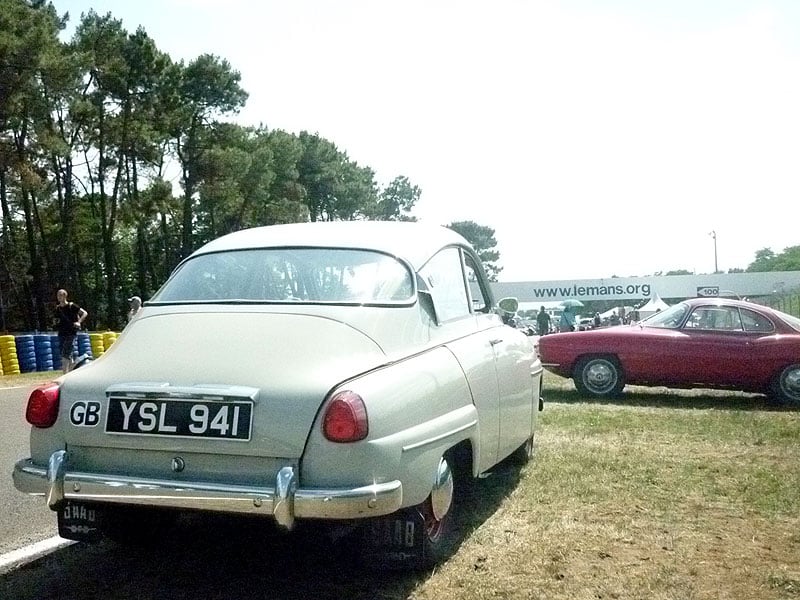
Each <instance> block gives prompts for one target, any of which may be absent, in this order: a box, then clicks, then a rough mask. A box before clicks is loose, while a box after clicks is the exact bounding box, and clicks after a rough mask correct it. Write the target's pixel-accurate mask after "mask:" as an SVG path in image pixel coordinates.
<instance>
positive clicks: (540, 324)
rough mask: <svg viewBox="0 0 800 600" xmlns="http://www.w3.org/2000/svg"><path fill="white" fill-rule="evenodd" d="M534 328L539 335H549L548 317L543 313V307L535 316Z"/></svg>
mask: <svg viewBox="0 0 800 600" xmlns="http://www.w3.org/2000/svg"><path fill="white" fill-rule="evenodd" d="M536 327H537V329H538V330H539V335H547V334H548V333H550V315H548V314H547V313H546V312H545V310H544V306H542V307H541V308H540V309H539V312H538V314H537V315H536Z"/></svg>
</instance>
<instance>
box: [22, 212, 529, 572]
mask: <svg viewBox="0 0 800 600" xmlns="http://www.w3.org/2000/svg"><path fill="white" fill-rule="evenodd" d="M517 308H518V302H517V301H516V300H515V299H513V298H505V299H502V300H500V301H499V302H495V299H494V298H493V297H492V293H491V289H490V285H489V281H488V278H487V276H486V274H485V272H484V269H483V267H482V265H481V262H480V260H479V259H478V257H477V255H476V253H475V252H474V250H473V249H472V248H471V247H470V246H469V244H468V243H467V242H466V240H464V238H462V237H461V236H459V235H458V234H457V233H455V232H454V231H452V230H450V229H447V228H444V227H438V226H436V227H431V226H426V225H423V224H420V223H389V222H381V223H378V222H337V223H305V224H292V225H277V226H270V227H260V228H255V229H249V230H243V231H239V232H236V233H232V234H229V235H226V236H224V237H222V238H219V239H217V240H215V241H212V242H210V243H209V244H207V245H205V246H203V247H202V248H201V249H199V250H197V251H196V252H194V254H192V255H191V256H190V257H188V258H187V259H186V260H184V261H183V262H182V263H181V264H180V265H178V267H177V268H176V269H175V271H174V272H173V274H172V275H171V276H170V278H169V279H168V280H167V282H166V283H165V284H164V285H163V286H162V287H161V289H160V290H159V291H158V292H157V293H156V294H155V295H154V296H153V297H152V298H151V299H150V300H149V301H148V302H146V303H145V304H144V306H143V308H142V309H141V312H140V313H139V314H137V316H136V318H135V319H134V320H133V321H131V322H130V323H129V324H128V325H127V326H126V328H125V329H124V330H123V332H122V333H121V335H120V336H119V338H118V340H117V341H116V342H115V343H114V345H113V346H112V347H111V348H110V349H109V351H108V352H106V353H105V354H103V355H102V356H101V357H99V358H98V359H97V360H96V361H94V362H92V363H91V364H89V365H87V366H85V367H83V368H81V369H79V370H76V371H73V372H71V373H69V374H67V375H65V376H62V377H60V378H58V379H57V380H56V381H55V382H54V383H53V384H50V385H47V386H43V387H42V388H39V389H37V390H35V391H34V392H33V393H32V394H31V396H30V399H29V401H28V406H27V420H28V421H29V422H30V423H31V425H32V428H31V437H30V440H31V448H30V451H31V454H30V458H28V459H24V460H21V461H19V462H18V463H17V464H16V465H15V467H14V474H13V476H14V484H15V486H16V487H17V488H18V489H19V490H21V491H23V492H27V493H31V494H38V495H44V496H45V497H46V501H47V504H48V505H49V507H50V508H51V509H53V510H54V511H56V512H57V515H58V517H57V518H58V525H59V533H60V535H61V536H62V537H65V538H69V539H75V540H83V541H93V540H96V539H101V538H102V537H105V536H108V537H111V538H112V539H114V540H116V541H118V542H122V543H129V542H130V543H140V542H148V541H151V540H152V539H154V538H157V536H158V535H159V532H160V531H161V530H163V528H164V527H166V526H168V525H169V523H170V521H171V520H172V519H174V518H175V517H176V516H179V515H180V514H182V513H186V512H187V511H206V513H205V514H213V513H217V514H224V513H236V514H245V515H253V516H256V517H259V516H260V517H265V518H270V519H274V520H275V521H276V522H277V523H278V524H279V525H281V526H283V527H285V528H292V526H293V525H294V524H295V522H300V521H303V520H309V521H311V520H313V521H316V522H317V523H323V524H325V525H329V526H330V527H329V528H323V529H327V530H328V531H331V532H332V533H336V537H337V538H338V537H339V534H349V535H357V536H363V537H362V538H358V539H359V540H360V543H359V544H357V545H358V546H359V547H360V549H361V552H362V554H363V556H364V559H365V560H368V561H375V562H376V563H380V564H384V562H385V564H389V565H391V566H393V567H398V566H401V567H405V566H409V567H419V566H422V567H428V566H430V565H432V564H435V563H436V562H438V561H440V560H442V559H443V558H445V557H446V556H447V555H448V554H449V553H450V552H451V551H452V549H453V548H454V547H455V546H456V544H457V542H458V531H457V529H456V528H455V527H454V526H453V523H452V512H453V507H454V506H455V505H456V503H458V502H459V500H460V497H459V493H460V490H462V489H463V488H462V487H460V486H459V485H458V483H459V481H461V482H462V483H466V482H469V481H470V480H472V479H474V478H476V477H478V476H479V474H481V473H483V472H485V471H487V470H489V469H491V468H492V467H494V466H495V465H496V464H497V463H499V462H500V461H503V460H506V459H510V460H516V461H519V462H524V461H526V460H527V459H528V458H529V457H530V455H531V453H532V451H533V436H534V432H535V426H536V421H537V415H538V411H539V410H541V408H542V401H541V380H542V366H541V362H540V361H539V359H538V357H537V354H536V350H535V346H534V345H533V343H532V338H530V337H529V336H527V335H525V333H524V332H523V331H521V330H518V329H516V328H514V327H510V326H508V325H506V324H504V322H503V319H502V318H501V316H500V314H498V313H500V312H502V314H503V316H509V315H513V313H514V312H515V311H516V310H517Z"/></svg>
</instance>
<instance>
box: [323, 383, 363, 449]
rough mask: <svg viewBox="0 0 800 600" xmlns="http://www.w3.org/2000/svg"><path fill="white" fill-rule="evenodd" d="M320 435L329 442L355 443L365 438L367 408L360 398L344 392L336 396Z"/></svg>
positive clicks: (329, 407) (324, 420) (326, 410)
mask: <svg viewBox="0 0 800 600" xmlns="http://www.w3.org/2000/svg"><path fill="white" fill-rule="evenodd" d="M322 433H323V434H324V435H325V437H326V438H327V439H328V440H330V441H331V442H340V443H343V442H357V441H358V440H363V439H364V438H365V437H367V434H368V433H369V422H368V420H367V407H366V405H365V404H364V400H362V398H361V396H359V395H358V394H356V393H355V392H351V391H349V390H346V391H344V392H339V393H338V394H336V395H335V396H334V397H333V399H332V400H331V402H330V403H329V404H328V408H327V409H325V417H324V419H323V422H322Z"/></svg>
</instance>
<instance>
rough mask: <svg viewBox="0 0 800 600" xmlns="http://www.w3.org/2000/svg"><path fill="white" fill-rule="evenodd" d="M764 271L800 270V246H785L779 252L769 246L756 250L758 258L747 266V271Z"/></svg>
mask: <svg viewBox="0 0 800 600" xmlns="http://www.w3.org/2000/svg"><path fill="white" fill-rule="evenodd" d="M762 271H800V246H790V247H788V248H784V250H783V252H781V253H779V254H775V252H773V251H772V250H770V249H769V248H762V249H761V250H759V251H758V252H756V258H755V260H754V261H753V262H752V263H750V265H749V266H748V267H747V272H748V273H758V272H762Z"/></svg>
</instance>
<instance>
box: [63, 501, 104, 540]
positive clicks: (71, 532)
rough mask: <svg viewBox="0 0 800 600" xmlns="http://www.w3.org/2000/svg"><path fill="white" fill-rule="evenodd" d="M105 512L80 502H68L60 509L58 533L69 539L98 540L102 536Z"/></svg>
mask: <svg viewBox="0 0 800 600" xmlns="http://www.w3.org/2000/svg"><path fill="white" fill-rule="evenodd" d="M102 525H103V513H102V511H101V510H100V509H99V508H98V507H96V506H92V505H89V504H83V503H80V502H67V503H65V504H63V505H62V506H61V507H60V508H59V509H58V534H59V535H60V536H61V537H63V538H64V539H67V540H77V541H80V542H98V541H100V539H101V537H102Z"/></svg>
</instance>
